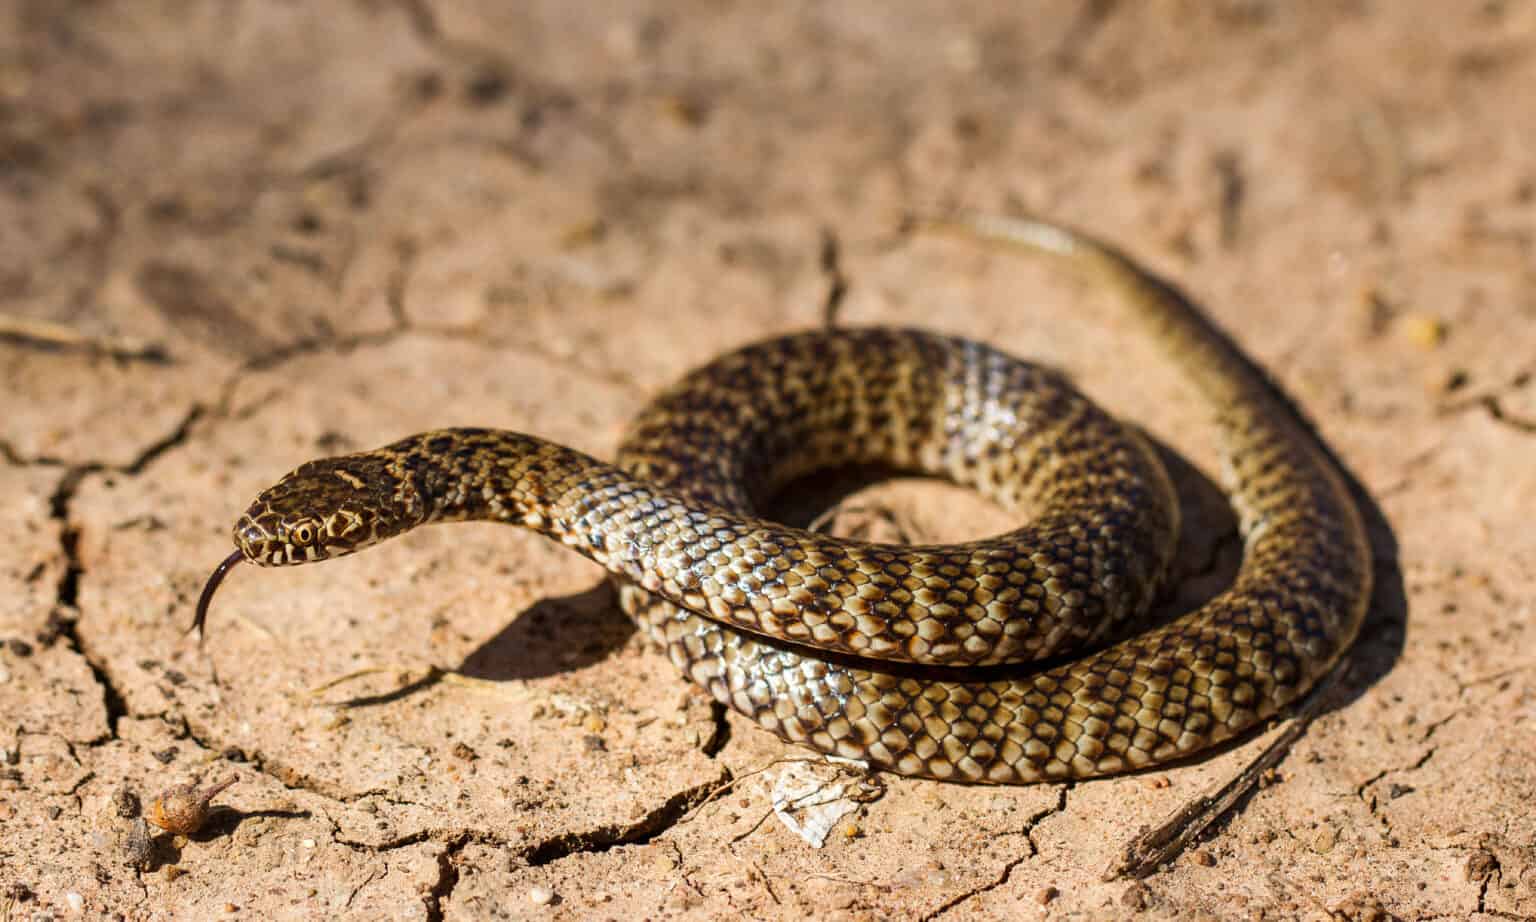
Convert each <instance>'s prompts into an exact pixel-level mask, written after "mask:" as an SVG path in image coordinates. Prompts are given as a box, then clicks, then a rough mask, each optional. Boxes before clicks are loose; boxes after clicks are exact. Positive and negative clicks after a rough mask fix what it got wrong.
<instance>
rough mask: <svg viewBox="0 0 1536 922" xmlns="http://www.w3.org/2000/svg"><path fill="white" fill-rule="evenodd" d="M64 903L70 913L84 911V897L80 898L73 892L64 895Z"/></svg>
mask: <svg viewBox="0 0 1536 922" xmlns="http://www.w3.org/2000/svg"><path fill="white" fill-rule="evenodd" d="M64 902H66V903H68V904H69V911H70V912H84V911H85V897H83V896H81V895H80V894H78V893H76V892H75V891H73V890H71V891H69V892H68V893H66V894H64Z"/></svg>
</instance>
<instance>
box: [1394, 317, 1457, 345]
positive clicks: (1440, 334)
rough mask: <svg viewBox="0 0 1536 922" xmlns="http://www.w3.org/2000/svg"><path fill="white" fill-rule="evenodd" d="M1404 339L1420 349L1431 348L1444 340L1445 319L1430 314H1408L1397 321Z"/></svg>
mask: <svg viewBox="0 0 1536 922" xmlns="http://www.w3.org/2000/svg"><path fill="white" fill-rule="evenodd" d="M1398 329H1399V330H1400V331H1401V332H1402V336H1403V338H1404V339H1406V340H1408V342H1410V343H1412V344H1413V345H1415V346H1418V347H1419V348H1420V349H1433V348H1435V347H1436V346H1438V345H1440V344H1441V343H1443V342H1445V336H1446V327H1445V321H1443V320H1441V319H1440V318H1439V317H1436V316H1434V315H1432V314H1423V313H1420V314H1408V315H1407V316H1405V317H1403V318H1402V319H1401V320H1399V321H1398Z"/></svg>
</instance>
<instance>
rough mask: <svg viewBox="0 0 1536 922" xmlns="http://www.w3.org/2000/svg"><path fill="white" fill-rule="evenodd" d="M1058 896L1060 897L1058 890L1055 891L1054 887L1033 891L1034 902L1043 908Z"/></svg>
mask: <svg viewBox="0 0 1536 922" xmlns="http://www.w3.org/2000/svg"><path fill="white" fill-rule="evenodd" d="M1058 896H1061V891H1060V890H1057V889H1056V888H1055V887H1044V888H1041V889H1040V890H1036V891H1035V902H1037V903H1039V904H1040V905H1041V906H1045V905H1047V904H1049V903H1050V902H1051V901H1052V900H1054V899H1056V897H1058Z"/></svg>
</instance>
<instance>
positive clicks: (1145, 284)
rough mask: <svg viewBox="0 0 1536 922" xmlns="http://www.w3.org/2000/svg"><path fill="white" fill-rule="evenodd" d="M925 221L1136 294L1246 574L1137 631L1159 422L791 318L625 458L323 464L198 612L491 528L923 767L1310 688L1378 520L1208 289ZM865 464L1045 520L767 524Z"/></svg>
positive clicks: (1089, 255) (512, 440)
mask: <svg viewBox="0 0 1536 922" xmlns="http://www.w3.org/2000/svg"><path fill="white" fill-rule="evenodd" d="M929 226H935V227H939V228H941V229H950V230H959V231H962V232H965V233H968V234H970V235H972V236H976V237H980V238H984V239H990V240H993V241H999V242H1006V243H1013V244H1018V245H1022V246H1023V247H1024V248H1026V249H1030V250H1034V251H1037V252H1045V253H1050V254H1055V255H1058V256H1061V257H1065V258H1066V259H1067V260H1068V261H1069V262H1070V263H1072V264H1075V265H1076V266H1077V267H1078V268H1080V269H1083V270H1086V271H1087V272H1088V273H1089V274H1090V275H1091V276H1093V277H1095V278H1097V279H1099V280H1102V281H1104V282H1107V283H1109V284H1110V285H1111V286H1112V287H1114V288H1116V289H1118V290H1119V292H1120V293H1121V294H1122V295H1124V296H1126V300H1127V301H1128V302H1129V303H1130V304H1131V305H1132V306H1133V307H1134V308H1135V309H1136V310H1135V313H1136V314H1137V315H1138V316H1139V317H1140V318H1141V319H1142V320H1143V321H1145V325H1146V328H1147V330H1148V331H1149V332H1150V334H1151V335H1152V337H1153V338H1154V339H1155V340H1156V341H1157V342H1158V343H1159V344H1161V345H1162V346H1163V347H1164V349H1165V350H1166V352H1167V353H1168V354H1169V355H1170V356H1171V357H1172V358H1173V360H1174V361H1176V362H1177V363H1178V365H1179V366H1181V367H1182V369H1183V370H1184V371H1185V372H1186V373H1187V374H1188V376H1189V377H1190V378H1191V379H1192V380H1193V382H1194V383H1195V384H1196V386H1197V387H1198V388H1199V390H1200V391H1201V392H1202V393H1203V395H1204V397H1205V398H1206V399H1207V400H1208V401H1209V403H1210V405H1211V406H1212V407H1213V409H1214V410H1215V416H1216V421H1217V423H1218V426H1219V429H1220V432H1221V436H1222V444H1223V454H1224V462H1225V463H1224V466H1225V468H1226V471H1225V480H1226V483H1227V489H1228V492H1229V495H1230V498H1231V502H1232V503H1233V505H1234V506H1235V508H1236V510H1237V514H1238V519H1239V528H1240V531H1241V534H1242V537H1243V541H1244V557H1243V562H1242V565H1241V567H1240V569H1239V571H1238V574H1237V577H1236V579H1235V581H1234V583H1233V585H1231V586H1230V587H1229V588H1228V589H1227V590H1226V591H1224V592H1222V593H1221V594H1219V595H1218V596H1216V597H1215V598H1214V599H1212V600H1211V601H1210V602H1208V603H1206V604H1205V605H1203V606H1201V607H1200V608H1198V609H1196V610H1194V611H1191V612H1189V613H1187V614H1184V615H1182V616H1180V617H1178V618H1175V619H1173V620H1171V621H1168V622H1167V623H1165V624H1162V625H1160V626H1157V627H1154V628H1151V629H1149V630H1145V631H1143V632H1142V633H1139V634H1138V633H1132V632H1131V631H1130V628H1132V626H1133V625H1134V624H1135V622H1136V619H1138V618H1139V617H1140V616H1142V615H1143V614H1144V613H1145V612H1146V610H1147V609H1148V607H1149V605H1150V604H1151V603H1152V601H1153V598H1154V596H1155V594H1156V593H1157V591H1158V588H1159V586H1160V583H1161V581H1162V580H1163V577H1164V574H1165V571H1166V569H1167V567H1168V563H1169V558H1170V556H1171V554H1172V548H1173V546H1174V542H1175V537H1176V535H1177V530H1178V511H1177V509H1178V507H1177V504H1176V502H1175V497H1174V494H1173V490H1172V487H1171V486H1170V483H1169V480H1168V477H1167V475H1166V474H1165V472H1164V471H1163V468H1162V466H1161V463H1160V462H1159V460H1158V458H1157V456H1156V454H1155V452H1154V451H1153V450H1152V448H1151V447H1150V446H1149V445H1148V444H1147V442H1146V441H1145V440H1144V438H1143V437H1142V436H1141V435H1140V434H1139V433H1138V432H1137V431H1136V430H1134V429H1133V428H1130V427H1127V426H1124V425H1122V424H1120V423H1119V422H1117V421H1115V420H1114V419H1112V418H1111V417H1109V416H1108V415H1107V414H1105V413H1104V412H1103V411H1101V410H1099V409H1098V408H1097V407H1095V406H1094V405H1093V404H1092V403H1090V402H1089V401H1088V399H1087V398H1085V397H1083V396H1082V395H1081V394H1079V393H1078V392H1077V391H1076V390H1074V389H1073V388H1072V387H1071V386H1070V385H1069V384H1068V383H1067V382H1066V381H1064V380H1063V379H1062V378H1061V377H1060V376H1059V375H1057V374H1055V373H1052V372H1050V371H1048V370H1045V369H1043V368H1040V367H1039V366H1036V365H1032V364H1028V363H1025V362H1021V361H1019V360H1017V359H1014V358H1011V357H1009V356H1007V355H1004V354H1002V353H1000V352H997V351H995V350H993V349H991V348H989V347H987V346H984V345H981V344H979V343H975V342H970V341H967V340H964V339H958V338H954V337H948V336H940V335H936V334H933V333H927V332H921V331H916V330H891V329H881V328H874V329H850V330H832V331H819V332H811V333H802V334H797V335H791V336H786V337H783V338H780V339H775V340H770V341H768V342H764V343H760V344H757V345H752V346H748V347H746V348H744V349H742V350H740V351H738V352H734V353H732V354H730V355H727V356H724V357H722V358H719V359H717V360H715V361H714V362H712V363H710V364H709V365H706V366H705V367H703V368H701V369H698V370H697V371H694V372H693V373H691V374H690V375H688V376H687V377H685V378H684V379H683V380H682V381H681V382H679V383H678V384H677V385H675V386H673V387H672V388H671V389H670V390H668V391H667V392H665V393H664V394H662V395H661V396H660V397H658V398H657V399H656V400H655V401H654V402H653V403H652V404H651V405H650V406H649V407H648V408H646V409H645V410H643V411H642V412H641V414H640V416H639V417H638V418H637V419H636V420H635V422H634V424H633V426H632V428H631V430H630V432H629V435H628V436H627V437H626V439H625V441H624V443H623V445H622V446H621V448H620V449H619V452H618V457H617V461H616V463H615V464H607V463H604V462H602V461H598V460H596V459H594V458H591V457H588V456H587V455H584V454H582V453H580V452H577V451H573V450H572V449H569V448H565V447H563V446H560V445H555V444H551V443H549V442H546V441H543V440H541V439H538V438H535V437H533V436H528V435H522V434H519V433H513V432H504V431H492V430H484V429H449V430H440V431H435V432H426V433H422V434H420V435H415V436H411V437H410V438H407V439H403V440H401V441H399V442H395V443H394V444H392V445H388V446H386V447H384V448H380V449H378V450H376V451H369V452H363V453H359V454H351V455H344V456H341V457H335V458H325V459H321V460H317V461H311V462H309V463H307V464H304V465H302V466H300V467H299V468H298V469H297V470H295V471H294V472H292V473H291V474H289V475H288V476H287V477H284V478H283V479H282V480H281V481H280V482H278V483H277V484H276V485H275V486H273V487H271V488H270V489H268V490H267V491H266V492H264V493H262V494H261V496H260V497H259V498H258V499H257V500H256V502H255V503H254V504H253V505H252V506H251V507H250V508H249V510H247V512H246V513H245V515H244V516H242V517H241V518H240V520H239V521H238V523H237V524H236V525H235V530H234V537H235V543H236V545H237V547H238V550H236V551H235V553H234V554H233V555H231V556H230V557H229V558H228V559H227V560H226V561H225V562H224V563H223V564H222V565H221V566H220V567H219V568H218V569H217V570H216V571H215V572H214V574H213V576H212V577H210V578H209V581H208V584H207V587H206V588H205V589H204V590H203V595H202V598H201V599H200V600H199V603H198V610H197V615H196V621H195V624H196V626H198V627H199V628H200V627H201V626H202V624H203V622H204V620H205V618H206V616H207V611H208V604H209V601H210V600H211V598H212V595H213V592H214V590H215V589H216V588H217V586H218V584H219V582H220V580H221V579H222V577H223V575H224V574H225V573H226V572H227V571H228V569H229V567H230V566H232V565H233V564H235V563H237V562H239V561H240V560H249V561H252V562H254V563H258V564H266V565H275V564H290V563H303V562H307V561H312V560H320V559H324V558H328V557H335V556H338V555H341V554H347V553H351V552H353V551H356V550H359V549H361V548H363V547H367V546H369V545H371V544H375V543H377V542H379V541H382V540H384V539H386V538H389V537H392V536H394V535H398V534H400V533H402V532H404V531H406V530H408V529H410V528H413V527H415V526H417V525H420V524H424V523H428V522H444V521H461V520H466V519H489V520H495V521H502V522H508V523H511V524H517V525H523V526H526V527H528V528H531V529H534V530H535V531H538V532H539V533H541V534H544V535H547V536H549V537H551V538H554V539H556V540H559V541H561V542H563V543H564V544H566V545H568V546H570V547H571V548H573V549H575V550H576V551H577V552H579V553H581V554H583V555H584V556H586V557H589V558H591V559H592V560H594V561H596V562H598V563H599V564H601V565H603V566H604V567H606V568H607V569H608V570H609V571H610V572H611V573H612V574H613V575H614V576H615V577H616V578H617V580H618V584H619V600H620V604H621V605H622V607H623V608H624V610H625V612H627V613H628V614H629V616H630V617H631V618H633V619H634V620H635V621H636V623H637V624H639V625H640V627H641V628H643V629H644V630H645V631H646V632H647V633H648V634H649V635H650V636H651V637H652V638H653V639H654V640H655V641H657V642H658V643H659V644H661V645H662V646H663V647H665V649H666V650H667V653H668V655H669V656H670V657H671V659H672V661H673V662H674V663H675V664H676V665H677V667H678V668H679V669H681V670H682V671H683V673H684V674H685V675H687V676H688V677H690V678H691V679H692V680H693V681H695V682H697V683H698V684H700V685H702V686H704V687H705V688H706V689H708V690H709V692H710V693H711V694H712V695H713V696H714V697H715V699H716V700H718V701H720V702H722V703H724V704H726V705H729V706H730V707H732V708H735V709H736V710H738V711H740V712H741V713H743V714H745V715H746V716H748V717H750V718H751V719H753V720H754V721H756V722H757V723H759V724H761V725H762V726H764V727H766V728H767V729H769V730H772V731H773V732H774V733H777V734H778V735H779V736H781V737H783V738H784V739H786V740H790V741H793V742H796V743H801V744H804V745H807V746H810V747H812V748H814V749H818V750H820V751H822V752H824V753H830V754H836V755H839V756H845V757H849V758H854V759H861V760H865V761H867V762H868V763H870V764H872V765H873V766H876V767H878V768H882V769H887V770H890V771H895V772H898V773H901V774H905V775H917V776H924V777H930V778H939V779H953V780H963V781H984V782H998V783H1019V782H1031V781H1039V780H1044V779H1056V778H1073V777H1085V776H1091V775H1100V774H1106V773H1111V772H1117V771H1122V770H1128V769H1135V768H1140V767H1144V766H1147V765H1152V764H1155V763H1158V762H1163V761H1168V760H1172V759H1177V758H1179V757H1182V756H1185V755H1188V754H1190V753H1192V752H1195V751H1196V750H1199V749H1202V748H1204V747H1207V746H1210V745H1212V744H1214V743H1217V742H1220V741H1221V740H1224V739H1227V738H1229V737H1231V736H1233V735H1234V734H1237V733H1239V732H1241V731H1243V730H1244V729H1246V728H1248V727H1251V726H1253V725H1254V724H1255V723H1258V722H1259V721H1262V720H1265V719H1267V718H1269V717H1270V716H1272V715H1274V714H1275V713H1277V712H1278V711H1279V710H1280V709H1281V708H1283V707H1285V706H1286V705H1287V704H1288V703H1290V702H1292V701H1294V700H1295V699H1296V698H1297V697H1298V696H1300V695H1301V694H1302V693H1303V692H1305V691H1306V690H1307V689H1308V688H1309V687H1310V686H1312V685H1313V683H1315V682H1316V681H1317V680H1318V679H1319V678H1320V677H1321V676H1323V675H1324V674H1325V673H1326V672H1327V671H1328V670H1329V669H1330V668H1332V666H1333V665H1334V663H1335V662H1336V661H1337V660H1338V659H1339V657H1340V655H1341V654H1342V653H1343V652H1344V651H1345V650H1346V649H1347V648H1348V647H1349V645H1350V644H1351V643H1352V642H1353V640H1354V637H1355V634H1356V632H1357V631H1358V629H1359V627H1360V623H1361V620H1362V619H1363V617H1364V612H1365V607H1366V601H1367V598H1368V596H1369V595H1370V583H1371V563H1370V552H1369V549H1368V546H1367V543H1366V539H1365V535H1364V530H1363V528H1362V525H1361V521H1360V515H1359V512H1358V510H1357V509H1356V508H1355V505H1354V503H1353V501H1352V499H1351V497H1350V495H1349V493H1348V492H1347V491H1346V489H1345V487H1344V485H1343V482H1342V480H1341V477H1340V475H1339V473H1338V472H1337V471H1336V470H1335V469H1334V467H1333V466H1332V464H1331V462H1330V461H1329V460H1328V458H1327V457H1326V455H1325V454H1324V452H1323V450H1322V448H1321V447H1320V445H1319V444H1318V443H1317V442H1316V440H1315V438H1314V437H1313V436H1312V435H1311V433H1310V432H1309V430H1308V429H1307V427H1306V426H1305V425H1304V424H1303V423H1302V422H1301V421H1300V420H1298V419H1297V418H1296V415H1295V414H1294V412H1293V411H1292V410H1291V409H1290V407H1289V405H1288V404H1287V403H1286V402H1285V400H1284V399H1283V398H1281V397H1280V396H1279V395H1278V393H1277V392H1276V391H1275V390H1274V389H1273V387H1272V385H1270V384H1269V382H1268V381H1267V379H1266V378H1265V376H1264V375H1263V373H1262V372H1260V371H1259V370H1257V369H1256V368H1255V367H1254V366H1253V365H1252V364H1250V363H1249V362H1248V360H1247V359H1245V358H1244V357H1243V356H1242V354H1241V353H1240V351H1239V350H1238V349H1237V348H1236V346H1234V345H1233V344H1232V343H1231V342H1230V341H1229V340H1228V339H1227V338H1226V337H1225V336H1224V335H1223V334H1221V333H1220V332H1218V331H1216V330H1215V329H1214V328H1213V327H1212V326H1211V325H1210V324H1209V322H1208V321H1206V320H1205V319H1204V318H1203V317H1202V316H1201V315H1200V313H1199V312H1198V311H1197V310H1196V309H1195V308H1194V307H1193V306H1191V305H1190V304H1189V303H1188V302H1187V301H1186V300H1185V299H1184V298H1182V297H1181V296H1180V295H1179V294H1178V293H1177V292H1175V291H1174V290H1173V289H1171V288H1170V287H1168V286H1167V285H1165V284H1163V283H1162V282H1160V281H1159V280H1157V279H1156V278H1154V277H1153V276H1151V275H1150V274H1148V273H1146V272H1144V271H1142V270H1141V269H1140V268H1138V267H1137V266H1136V264H1134V263H1133V262H1132V261H1131V260H1129V259H1128V258H1126V257H1124V256H1122V255H1120V254H1119V253H1117V252H1116V251H1114V250H1112V249H1110V248H1108V247H1107V246H1105V245H1103V244H1100V243H1098V242H1096V241H1094V240H1091V239H1089V238H1087V237H1085V236H1083V235H1080V234H1078V233H1075V232H1073V231H1069V230H1066V229H1064V228H1061V227H1058V226H1056V225H1052V224H1047V223H1044V222H1041V221H1036V220H1034V219H1029V218H991V217H970V218H961V219H955V220H952V221H946V222H935V223H934V224H931V225H929ZM848 464H853V465H871V464H880V465H884V466H890V467H894V468H898V469H904V470H909V471H915V472H920V473H924V474H929V475H938V476H942V477H947V478H949V479H951V480H954V481H956V482H958V483H961V484H965V485H969V486H971V487H974V488H976V489H978V490H980V491H981V492H983V493H984V494H986V495H988V496H990V497H992V498H993V499H995V500H996V501H998V502H999V503H1001V504H1003V505H1004V506H1005V507H1008V508H1010V509H1028V510H1029V511H1031V512H1032V513H1034V517H1033V518H1032V519H1031V520H1030V521H1029V524H1027V525H1025V526H1023V527H1022V528H1019V529H1018V530H1016V531H1013V532H1009V533H1008V534H1005V535H1000V536H998V537H995V538H989V539H986V540H981V541H973V542H970V543H966V544H955V545H928V546H914V547H908V546H898V545H889V544H874V543H867V542H859V541H853V540H847V539H842V538H837V537H832V536H829V535H824V534H819V533H814V532H811V531H807V530H803V529H796V528H790V527H787V526H784V525H779V524H776V523H774V522H770V521H766V520H763V519H761V518H758V517H756V514H755V511H754V510H756V509H757V508H759V507H760V506H761V505H762V503H763V502H764V501H765V500H766V499H768V498H769V497H771V496H772V495H773V493H774V491H775V490H776V489H778V488H779V487H781V486H782V485H783V484H785V483H786V482H787V481H788V480H790V479H792V478H794V477H797V476H801V475H805V474H807V473H810V472H813V471H816V470H819V469H823V468H828V467H831V466H841V465H848ZM1106 644H1107V645H1106ZM1084 651H1088V652H1084ZM1039 660H1050V662H1047V663H1045V664H1043V665H1042V664H1039V663H1038V662H1037V661H1039ZM1021 664H1022V665H1021Z"/></svg>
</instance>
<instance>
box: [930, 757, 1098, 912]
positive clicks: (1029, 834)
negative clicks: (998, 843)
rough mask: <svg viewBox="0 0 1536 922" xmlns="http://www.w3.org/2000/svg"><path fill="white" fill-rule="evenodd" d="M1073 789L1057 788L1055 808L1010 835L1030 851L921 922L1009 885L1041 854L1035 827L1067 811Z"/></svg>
mask: <svg viewBox="0 0 1536 922" xmlns="http://www.w3.org/2000/svg"><path fill="white" fill-rule="evenodd" d="M1072 788H1073V784H1072V783H1071V782H1066V783H1064V784H1062V785H1060V786H1059V787H1058V788H1057V792H1056V803H1055V804H1054V805H1053V806H1049V807H1046V808H1045V809H1043V810H1040V811H1039V812H1037V813H1035V814H1034V815H1032V816H1030V818H1029V819H1027V820H1025V821H1024V827H1023V828H1022V829H1020V830H1019V831H1018V832H1016V833H1009V835H1022V836H1024V841H1025V842H1026V843H1028V845H1029V850H1028V851H1026V852H1025V853H1024V854H1022V855H1019V856H1018V857H1016V858H1012V859H1010V860H1009V861H1008V862H1007V863H1005V864H1004V865H1003V867H1002V870H1001V871H999V872H998V874H997V876H996V877H994V878H993V879H992V880H991V881H988V882H987V883H984V884H982V885H981V886H979V887H975V888H973V889H971V890H967V891H966V892H964V893H961V894H960V895H958V896H955V897H952V898H950V899H949V900H947V901H945V902H944V903H943V904H941V905H940V906H939V907H938V908H937V909H934V910H933V911H932V912H929V913H927V914H926V915H924V916H922V918H921V922H933V920H934V919H937V918H939V917H940V916H942V915H944V914H945V913H947V912H949V911H950V910H951V909H954V908H955V907H957V906H959V905H961V904H962V903H965V902H967V901H969V900H971V899H972V898H974V897H977V896H980V895H981V894H983V893H990V892H992V891H993V890H996V889H997V888H999V887H1002V886H1004V885H1005V884H1007V883H1008V881H1009V880H1010V879H1012V877H1013V871H1014V869H1015V868H1017V867H1018V866H1019V865H1021V864H1023V863H1024V862H1026V861H1028V860H1029V859H1031V858H1033V857H1035V856H1036V855H1038V854H1040V846H1039V845H1037V844H1036V843H1035V827H1036V826H1038V825H1040V823H1041V822H1043V821H1044V820H1045V819H1046V818H1047V817H1050V816H1054V815H1056V814H1058V813H1061V812H1062V811H1064V810H1066V809H1067V792H1068V791H1070V790H1072Z"/></svg>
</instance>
